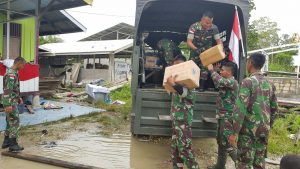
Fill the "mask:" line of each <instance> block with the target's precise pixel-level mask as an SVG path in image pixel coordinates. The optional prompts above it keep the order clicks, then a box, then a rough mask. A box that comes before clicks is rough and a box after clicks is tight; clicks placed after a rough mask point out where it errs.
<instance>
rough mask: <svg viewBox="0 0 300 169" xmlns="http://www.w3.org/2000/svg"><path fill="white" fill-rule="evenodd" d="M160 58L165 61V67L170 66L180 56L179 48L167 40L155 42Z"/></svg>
mask: <svg viewBox="0 0 300 169" xmlns="http://www.w3.org/2000/svg"><path fill="white" fill-rule="evenodd" d="M157 48H158V51H159V55H160V58H161V59H162V60H164V61H165V63H166V64H165V65H166V66H167V65H171V64H172V61H173V59H174V58H175V57H176V56H178V55H180V54H181V50H180V49H179V47H178V46H177V45H176V44H175V43H174V42H173V41H172V40H169V39H161V40H160V41H158V42H157Z"/></svg>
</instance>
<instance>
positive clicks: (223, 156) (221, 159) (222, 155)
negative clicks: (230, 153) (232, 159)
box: [208, 146, 227, 169]
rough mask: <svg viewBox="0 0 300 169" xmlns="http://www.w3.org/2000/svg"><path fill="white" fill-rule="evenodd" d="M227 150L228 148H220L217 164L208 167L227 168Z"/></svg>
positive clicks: (209, 168)
mask: <svg viewBox="0 0 300 169" xmlns="http://www.w3.org/2000/svg"><path fill="white" fill-rule="evenodd" d="M226 160H227V152H226V149H222V148H220V146H219V148H218V160H217V164H215V165H213V166H211V167H208V169H226V167H225V165H226Z"/></svg>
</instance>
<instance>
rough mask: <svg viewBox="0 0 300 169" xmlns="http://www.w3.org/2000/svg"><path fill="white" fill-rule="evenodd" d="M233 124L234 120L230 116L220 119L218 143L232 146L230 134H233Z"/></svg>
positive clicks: (222, 145) (223, 146) (228, 146)
mask: <svg viewBox="0 0 300 169" xmlns="http://www.w3.org/2000/svg"><path fill="white" fill-rule="evenodd" d="M232 124H233V122H232V120H231V119H229V118H220V119H218V130H217V143H218V145H219V146H220V147H222V148H225V149H228V148H232V146H231V145H230V144H229V142H228V136H230V135H231V134H233V126H232Z"/></svg>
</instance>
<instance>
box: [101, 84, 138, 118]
mask: <svg viewBox="0 0 300 169" xmlns="http://www.w3.org/2000/svg"><path fill="white" fill-rule="evenodd" d="M110 96H111V99H112V100H113V101H115V100H121V101H124V102H126V104H124V105H113V104H111V105H109V104H105V103H102V102H98V103H96V106H97V107H100V108H103V109H105V110H106V111H108V112H118V113H121V117H122V118H123V119H124V120H129V118H130V112H131V104H132V101H131V89H130V85H129V84H127V85H125V86H123V87H122V88H119V89H117V90H115V91H113V92H111V95H110Z"/></svg>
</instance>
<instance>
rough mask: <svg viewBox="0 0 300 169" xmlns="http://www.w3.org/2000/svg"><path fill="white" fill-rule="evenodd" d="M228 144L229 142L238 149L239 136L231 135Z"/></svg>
mask: <svg viewBox="0 0 300 169" xmlns="http://www.w3.org/2000/svg"><path fill="white" fill-rule="evenodd" d="M228 142H229V144H230V145H232V146H234V147H236V143H237V135H234V134H233V135H230V136H229V137H228Z"/></svg>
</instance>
